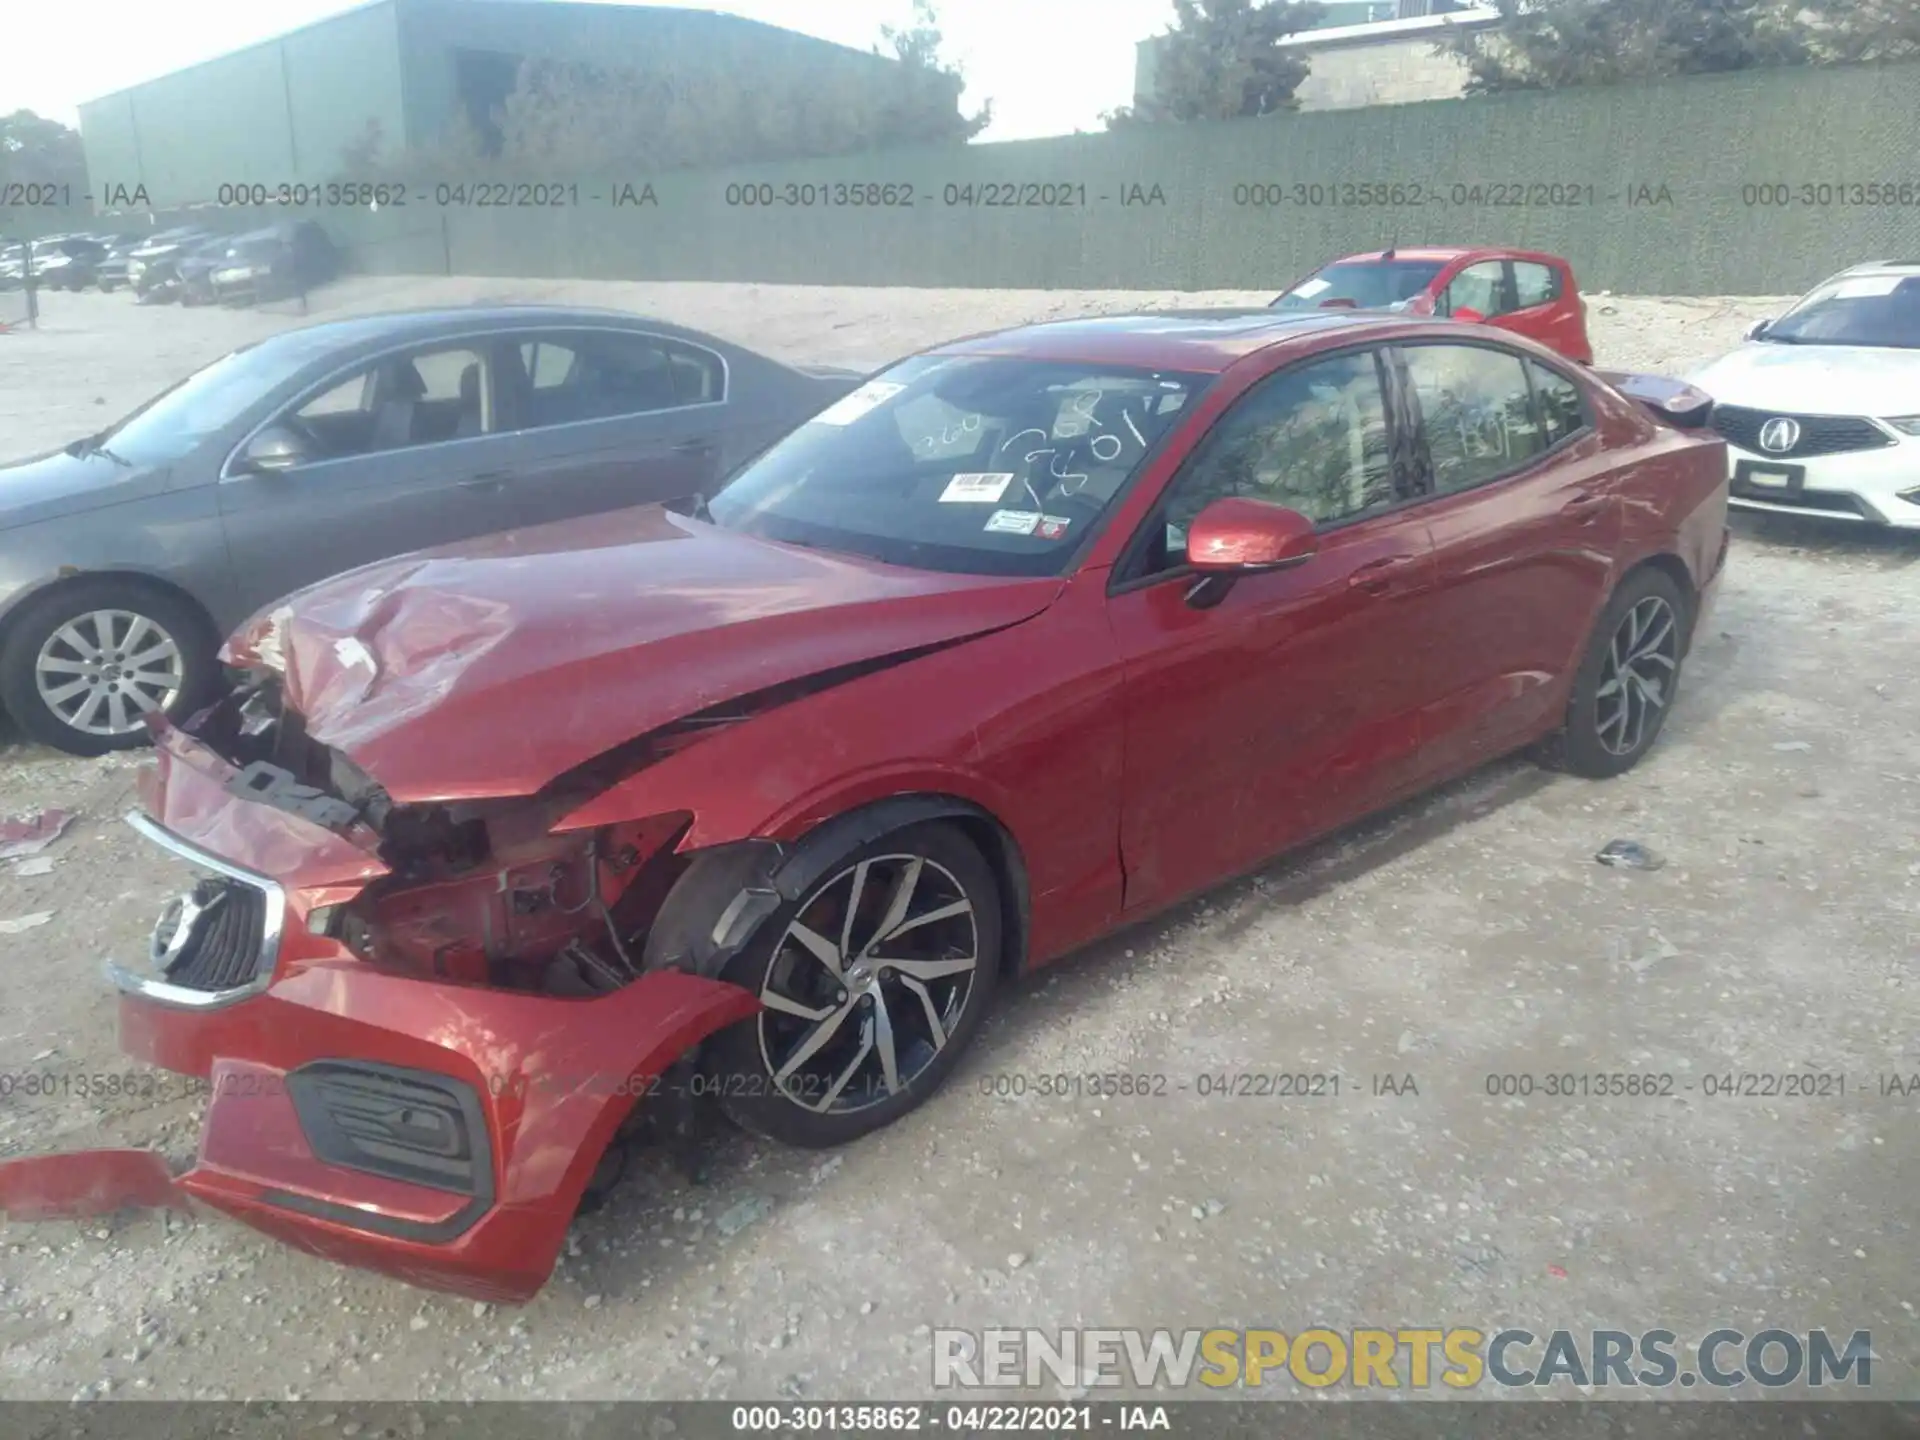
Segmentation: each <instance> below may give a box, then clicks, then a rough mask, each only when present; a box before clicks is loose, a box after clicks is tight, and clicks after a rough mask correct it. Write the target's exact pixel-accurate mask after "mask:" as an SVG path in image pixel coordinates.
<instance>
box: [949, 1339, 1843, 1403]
mask: <svg viewBox="0 0 1920 1440" xmlns="http://www.w3.org/2000/svg"><path fill="white" fill-rule="evenodd" d="M1489 1381H1491V1382H1492V1383H1493V1384H1494V1385H1497V1386H1500V1387H1503V1388H1518V1387H1522V1386H1544V1385H1552V1384H1554V1383H1555V1382H1556V1381H1566V1382H1568V1383H1570V1384H1572V1385H1576V1386H1583V1387H1589V1386H1590V1387H1602V1386H1605V1387H1613V1386H1622V1387H1635V1388H1638V1387H1651V1388H1654V1389H1661V1388H1666V1387H1672V1386H1678V1387H1682V1388H1685V1387H1691V1386H1696V1385H1707V1386H1711V1387H1713V1388H1716V1389H1732V1388H1734V1387H1736V1386H1739V1385H1745V1384H1754V1385H1759V1386H1762V1387H1764V1388H1767V1389H1778V1388H1781V1387H1783V1386H1788V1385H1795V1384H1805V1385H1809V1386H1827V1385H1834V1384H1841V1383H1850V1384H1852V1385H1855V1386H1859V1387H1866V1386H1869V1385H1871V1384H1872V1383H1873V1336H1872V1334H1871V1332H1869V1331H1866V1330H1856V1331H1854V1332H1853V1333H1852V1334H1851V1335H1850V1336H1848V1337H1847V1339H1846V1341H1845V1343H1844V1344H1842V1345H1836V1344H1835V1343H1834V1341H1833V1339H1832V1338H1831V1337H1830V1336H1829V1335H1828V1333H1827V1332H1826V1331H1825V1330H1809V1331H1807V1332H1805V1333H1804V1334H1802V1333H1799V1332H1795V1331H1791V1330H1760V1331H1756V1332H1755V1333H1753V1334H1752V1335H1749V1334H1747V1332H1745V1331H1743V1330H1715V1331H1713V1332H1711V1333H1710V1334H1708V1335H1706V1336H1705V1337H1704V1338H1702V1339H1701V1340H1700V1341H1699V1342H1698V1343H1697V1344H1687V1343H1683V1342H1682V1341H1681V1340H1680V1338H1679V1336H1678V1335H1676V1334H1675V1333H1674V1332H1673V1331H1671V1330H1644V1331H1641V1332H1640V1333H1639V1334H1634V1333H1632V1332H1630V1331H1626V1330H1591V1331H1584V1332H1582V1331H1573V1330H1553V1331H1549V1332H1548V1333H1547V1334H1545V1335H1536V1334H1534V1333H1533V1332H1532V1331H1530V1330H1517V1329H1510V1330H1496V1331H1492V1332H1488V1331H1485V1330H1475V1329H1470V1328H1467V1327H1464V1326H1458V1327H1454V1328H1451V1329H1444V1330H1443V1329H1427V1328H1411V1327H1410V1328H1406V1329H1393V1330H1387V1329H1366V1330H1346V1331H1340V1330H1330V1329H1319V1328H1316V1329H1309V1330H1301V1331H1298V1332H1295V1333H1293V1334H1288V1333H1287V1332H1286V1331H1284V1330H1179V1331H1174V1330H1125V1329H1112V1330H1058V1331H1054V1330H1029V1329H995V1330H948V1329H941V1330H935V1331H934V1332H933V1385H934V1388H935V1389H936V1390H956V1389H957V1390H971V1389H994V1390H999V1389H1018V1388H1030V1387H1036V1386H1041V1385H1047V1384H1053V1385H1059V1386H1063V1387H1065V1388H1068V1389H1078V1388H1097V1387H1103V1386H1106V1387H1118V1386H1126V1387H1131V1388H1134V1389H1142V1390H1153V1389H1163V1388H1165V1389H1174V1390H1179V1389H1184V1388H1186V1387H1187V1386H1189V1385H1196V1384H1197V1385H1204V1386H1208V1387H1211V1388H1214V1389H1225V1388H1231V1387H1240V1388H1247V1389H1253V1388H1258V1387H1260V1386H1263V1385H1284V1384H1287V1383H1289V1382H1291V1383H1294V1384H1298V1385H1304V1386H1306V1387H1308V1388H1309V1389H1316V1390H1320V1389H1325V1388H1327V1387H1328V1386H1332V1385H1346V1386H1350V1387H1352V1388H1354V1389H1359V1390H1402V1389H1406V1390H1425V1389H1429V1388H1431V1387H1432V1386H1434V1385H1436V1384H1439V1385H1444V1386H1446V1387H1448V1388H1449V1389H1453V1390H1471V1389H1475V1388H1477V1387H1479V1386H1482V1385H1484V1384H1486V1383H1488V1382H1489Z"/></svg>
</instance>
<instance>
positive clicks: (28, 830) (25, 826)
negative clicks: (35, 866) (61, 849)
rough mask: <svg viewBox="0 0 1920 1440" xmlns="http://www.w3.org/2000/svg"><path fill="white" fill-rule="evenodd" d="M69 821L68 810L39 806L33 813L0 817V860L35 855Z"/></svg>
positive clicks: (52, 839) (70, 813)
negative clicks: (41, 807)
mask: <svg viewBox="0 0 1920 1440" xmlns="http://www.w3.org/2000/svg"><path fill="white" fill-rule="evenodd" d="M72 823H73V812H72V811H71V810H40V811H37V812H35V813H34V814H32V815H19V816H16V817H14V818H13V819H11V820H0V860H13V859H16V858H18V857H19V856H22V855H38V854H39V853H40V852H41V851H42V850H44V849H46V848H47V846H49V845H51V844H52V843H53V842H54V841H55V840H58V839H59V838H60V835H61V832H62V831H64V830H65V829H66V828H67V826H69V825H71V824H72Z"/></svg>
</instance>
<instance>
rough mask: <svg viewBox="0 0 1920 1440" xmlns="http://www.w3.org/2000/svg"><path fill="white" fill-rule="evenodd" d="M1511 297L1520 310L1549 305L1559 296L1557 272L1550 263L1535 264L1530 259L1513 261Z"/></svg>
mask: <svg viewBox="0 0 1920 1440" xmlns="http://www.w3.org/2000/svg"><path fill="white" fill-rule="evenodd" d="M1513 298H1514V304H1515V306H1516V307H1517V308H1519V309H1521V310H1530V309H1532V308H1533V307H1534V306H1535V305H1551V304H1552V303H1553V302H1554V301H1556V300H1558V299H1559V298H1560V275H1559V272H1558V271H1556V270H1555V269H1554V268H1553V267H1552V266H1551V265H1536V264H1534V263H1533V262H1532V261H1531V260H1516V261H1514V262H1513Z"/></svg>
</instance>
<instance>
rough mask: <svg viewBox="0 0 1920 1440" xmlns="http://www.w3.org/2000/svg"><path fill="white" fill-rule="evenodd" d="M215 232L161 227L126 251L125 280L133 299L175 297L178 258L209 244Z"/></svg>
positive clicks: (188, 227) (189, 227)
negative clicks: (130, 288)
mask: <svg viewBox="0 0 1920 1440" xmlns="http://www.w3.org/2000/svg"><path fill="white" fill-rule="evenodd" d="M215 238H216V237H215V235H214V232H213V231H211V230H207V229H203V228H201V227H199V226H181V227H179V228H177V229H173V230H162V231H160V232H158V233H157V234H155V235H153V236H151V237H150V238H148V239H147V240H146V242H145V243H143V244H141V245H137V246H135V247H134V248H133V249H132V250H131V251H129V252H128V254H127V283H128V284H129V285H130V286H132V288H133V295H134V298H135V299H136V300H138V301H141V302H142V303H151V302H164V301H168V300H172V299H175V298H177V294H178V292H177V288H176V287H177V285H178V282H179V271H178V269H177V266H178V263H179V261H180V260H181V259H182V258H183V257H184V256H186V255H188V254H191V253H192V252H194V251H196V250H198V249H200V248H201V247H203V246H205V245H207V244H209V243H211V242H212V241H213V240H214V239H215Z"/></svg>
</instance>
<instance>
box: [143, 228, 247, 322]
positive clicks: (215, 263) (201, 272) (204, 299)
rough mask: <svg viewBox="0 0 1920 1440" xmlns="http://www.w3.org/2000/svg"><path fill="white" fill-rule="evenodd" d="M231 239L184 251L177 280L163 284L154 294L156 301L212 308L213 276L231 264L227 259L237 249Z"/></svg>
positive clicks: (175, 267)
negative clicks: (210, 306) (209, 306)
mask: <svg viewBox="0 0 1920 1440" xmlns="http://www.w3.org/2000/svg"><path fill="white" fill-rule="evenodd" d="M233 238H234V237H232V236H230V235H215V236H213V237H212V238H211V239H208V240H204V241H202V242H201V243H200V244H198V245H194V246H191V247H187V248H184V249H182V250H181V251H180V253H179V254H178V255H177V256H176V257H175V258H174V262H173V272H174V273H173V279H172V280H171V281H162V282H161V284H160V285H159V286H158V287H156V289H155V290H154V292H153V298H154V299H156V300H159V301H161V302H162V303H165V302H166V301H169V300H176V301H178V302H179V303H180V304H182V305H211V304H213V302H214V300H215V298H216V297H215V295H214V293H213V272H214V271H215V270H216V269H218V268H219V267H220V266H221V265H224V264H226V263H227V256H228V254H229V253H231V251H232V249H233Z"/></svg>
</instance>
